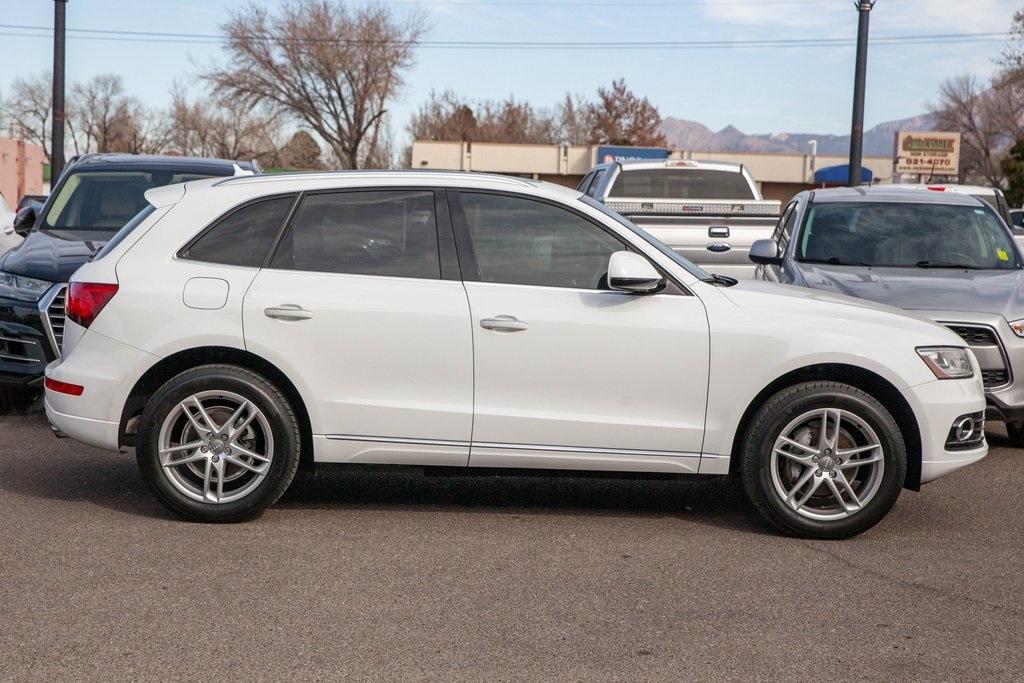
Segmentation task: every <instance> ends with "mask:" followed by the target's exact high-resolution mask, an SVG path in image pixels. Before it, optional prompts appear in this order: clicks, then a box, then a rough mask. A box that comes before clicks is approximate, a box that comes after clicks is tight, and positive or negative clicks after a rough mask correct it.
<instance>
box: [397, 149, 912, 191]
mask: <svg viewBox="0 0 1024 683" xmlns="http://www.w3.org/2000/svg"><path fill="white" fill-rule="evenodd" d="M612 149H613V148H607V147H603V146H600V145H588V146H584V145H520V144H511V143H495V142H435V141H430V140H415V141H414V142H413V143H412V167H413V168H433V169H443V170H456V171H482V172H486V173H505V174H509V175H519V176H528V177H531V178H534V179H537V180H547V181H549V182H553V183H558V184H559V185H566V186H569V187H576V185H577V184H578V183H579V181H580V180H582V179H583V176H584V174H586V172H587V171H588V170H589V169H590V168H591V167H592V166H594V164H596V163H598V161H599V160H601V159H604V158H605V157H606V156H607V155H608V153H609V152H610V151H611V150H612ZM614 151H615V152H616V153H622V154H626V155H628V156H629V157H631V158H633V157H635V158H673V159H696V160H698V161H709V160H714V161H725V162H732V163H736V164H743V165H745V166H746V167H747V168H748V169H749V170H750V173H751V174H752V175H753V176H754V179H755V180H756V181H757V184H758V186H759V187H760V189H761V194H762V195H764V197H765V199H778V200H781V201H783V202H785V201H788V200H789V199H790V198H791V197H792V196H793V195H795V194H796V193H797V192H800V191H802V190H807V189H811V188H814V187H820V184H816V183H815V182H814V174H815V171H816V170H818V169H822V168H825V167H828V166H835V165H840V164H846V163H847V162H848V159H847V158H846V157H844V156H825V155H810V154H759V153H751V152H699V151H671V152H670V151H669V150H665V149H656V148H623V147H620V148H614ZM631 152H635V154H631ZM654 152H657V154H655V153H654ZM863 166H864V168H865V169H867V170H869V171H870V172H871V173H872V175H873V177H874V181H873V182H876V183H877V182H889V181H890V179H891V177H892V166H893V162H892V157H865V158H864V162H863Z"/></svg>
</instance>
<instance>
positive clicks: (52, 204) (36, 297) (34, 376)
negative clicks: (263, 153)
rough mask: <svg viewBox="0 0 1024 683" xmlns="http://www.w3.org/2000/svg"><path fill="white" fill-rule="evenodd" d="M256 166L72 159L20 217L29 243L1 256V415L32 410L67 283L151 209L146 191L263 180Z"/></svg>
mask: <svg viewBox="0 0 1024 683" xmlns="http://www.w3.org/2000/svg"><path fill="white" fill-rule="evenodd" d="M260 172H261V171H260V168H259V165H258V164H257V163H256V162H250V161H244V162H243V161H230V160H225V159H200V158H192V157H172V156H137V155H129V154H89V155H85V156H82V157H78V158H76V159H73V160H72V161H71V163H70V164H68V166H67V168H66V169H65V170H64V173H62V174H61V176H60V178H59V180H58V181H57V184H56V186H55V188H54V189H53V191H52V192H51V193H50V196H49V197H48V198H47V199H46V203H45V204H43V206H42V207H41V208H40V207H39V206H38V204H30V205H29V206H26V207H25V208H23V209H21V211H19V212H18V215H17V217H16V219H15V230H16V231H17V232H18V233H19V234H21V235H22V236H24V237H25V240H24V242H22V243H21V244H20V245H18V246H17V247H15V248H14V249H12V250H11V251H9V252H7V253H6V254H3V255H0V414H3V413H6V412H8V411H10V410H11V409H12V408H14V407H18V406H20V405H24V404H27V403H28V402H29V401H30V400H31V399H32V397H33V396H34V394H35V393H36V392H37V391H38V387H39V386H40V384H41V383H42V380H43V369H44V368H45V367H46V364H47V363H49V362H50V361H52V360H55V359H56V358H58V357H59V356H60V347H61V340H62V336H63V331H64V290H65V283H67V281H68V278H69V277H70V276H71V274H72V273H74V272H75V271H76V270H77V269H78V267H79V266H81V265H82V264H83V263H85V262H86V261H88V260H89V259H90V258H92V256H93V254H95V253H96V252H97V251H98V250H99V249H100V248H101V247H102V246H103V245H104V244H105V243H106V242H107V241H108V240H109V239H110V238H112V237H113V236H114V234H115V233H117V231H118V230H120V229H121V227H122V226H124V225H125V224H126V223H128V222H129V221H130V220H131V219H132V217H134V216H135V215H136V214H137V213H139V211H140V210H142V208H143V207H145V206H146V199H145V196H144V195H145V192H146V190H148V189H150V188H153V187H159V186H161V185H171V184H174V183H184V182H188V181H190V180H199V179H201V178H211V177H216V176H232V175H239V174H253V173H260Z"/></svg>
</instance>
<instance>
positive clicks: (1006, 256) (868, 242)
mask: <svg viewBox="0 0 1024 683" xmlns="http://www.w3.org/2000/svg"><path fill="white" fill-rule="evenodd" d="M796 257H797V259H798V260H801V261H811V262H815V263H833V264H836V265H857V266H877V267H890V268H913V267H919V268H944V267H948V268H982V269H998V270H1010V269H1014V268H1019V267H1020V257H1019V255H1018V252H1017V249H1016V247H1015V246H1014V244H1013V239H1012V238H1011V237H1010V235H1009V234H1008V233H1007V231H1006V229H1005V228H1004V227H1003V225H1002V223H1001V222H1000V221H999V219H998V218H997V217H996V215H995V214H994V213H992V211H991V210H990V209H988V208H982V207H978V206H954V205H949V204H910V203H906V204H904V203H900V204H896V203H881V202H880V203H837V204H824V203H823V204H814V205H812V207H811V209H810V211H809V212H808V213H807V218H806V220H805V222H804V229H803V231H802V233H801V235H800V239H799V241H798V243H797V248H796Z"/></svg>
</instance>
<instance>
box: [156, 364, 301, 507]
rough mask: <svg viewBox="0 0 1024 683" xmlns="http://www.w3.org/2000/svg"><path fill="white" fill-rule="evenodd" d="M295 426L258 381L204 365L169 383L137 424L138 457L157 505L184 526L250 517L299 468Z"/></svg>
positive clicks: (275, 395)
mask: <svg viewBox="0 0 1024 683" xmlns="http://www.w3.org/2000/svg"><path fill="white" fill-rule="evenodd" d="M300 443H301V438H300V432H299V426H298V421H297V420H296V418H295V413H294V412H293V410H292V408H291V406H290V404H289V403H288V400H287V399H286V398H285V397H284V395H283V394H282V393H281V391H280V390H279V389H278V388H277V387H276V386H274V385H273V384H272V383H270V382H269V381H267V380H266V379H265V378H264V377H262V376H260V375H258V374H256V373H254V372H251V371H249V370H245V369H243V368H239V367H234V366H230V365H205V366H202V367H198V368H194V369H192V370H188V371H186V372H183V373H181V374H180V375H177V376H176V377H173V378H171V379H170V380H168V382H167V383H166V384H164V385H163V386H162V387H161V388H160V389H159V390H158V391H157V392H156V393H155V394H154V395H153V397H152V398H151V399H150V401H149V403H148V404H147V406H146V409H145V410H144V411H143V413H142V418H141V419H140V421H139V430H138V435H137V438H136V444H137V446H136V457H137V459H138V462H139V468H140V469H141V470H142V474H143V476H144V477H145V479H146V483H147V484H148V485H149V487H150V490H152V492H153V493H154V495H155V496H156V497H157V499H158V500H159V501H160V502H161V503H163V504H164V505H165V506H166V507H167V508H169V509H170V510H172V511H173V512H176V513H177V514H179V515H181V516H183V517H186V518H188V519H192V520H196V521H207V522H230V521H240V520H243V519H248V518H251V517H255V516H256V515H258V514H260V513H261V512H262V511H263V510H264V509H265V508H267V507H268V506H270V505H273V504H274V502H276V501H277V499H278V498H280V497H281V495H282V494H283V493H284V492H285V490H286V489H287V488H288V486H289V484H291V481H292V479H293V478H294V476H295V471H296V469H297V468H298V464H299V447H300Z"/></svg>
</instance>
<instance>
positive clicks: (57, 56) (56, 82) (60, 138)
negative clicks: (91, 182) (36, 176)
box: [50, 0, 68, 188]
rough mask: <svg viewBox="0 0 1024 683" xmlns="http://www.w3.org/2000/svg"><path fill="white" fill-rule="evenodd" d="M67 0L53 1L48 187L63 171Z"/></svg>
mask: <svg viewBox="0 0 1024 683" xmlns="http://www.w3.org/2000/svg"><path fill="white" fill-rule="evenodd" d="M67 3H68V0H53V117H52V119H53V123H52V125H53V127H52V129H51V131H50V187H51V188H52V187H53V186H54V185H56V184H57V178H59V177H60V174H61V171H63V170H64V120H65V118H66V113H65V111H64V11H65V9H66V8H67Z"/></svg>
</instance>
